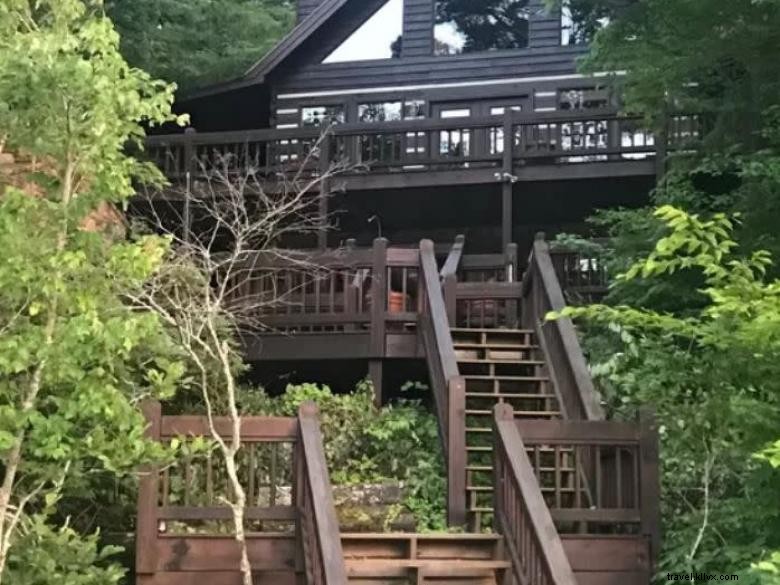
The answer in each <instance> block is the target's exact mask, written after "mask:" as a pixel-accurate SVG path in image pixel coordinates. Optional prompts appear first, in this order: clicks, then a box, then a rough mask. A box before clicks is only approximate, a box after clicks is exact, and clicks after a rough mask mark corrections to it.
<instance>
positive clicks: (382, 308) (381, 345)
mask: <svg viewBox="0 0 780 585" xmlns="http://www.w3.org/2000/svg"><path fill="white" fill-rule="evenodd" d="M373 252H374V262H373V278H372V279H371V342H370V343H371V357H374V358H383V357H385V329H386V322H385V315H386V313H387V298H386V294H387V240H386V239H385V238H376V239H375V240H374V249H373Z"/></svg>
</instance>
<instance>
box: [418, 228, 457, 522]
mask: <svg viewBox="0 0 780 585" xmlns="http://www.w3.org/2000/svg"><path fill="white" fill-rule="evenodd" d="M420 273H421V276H422V278H421V283H420V285H421V303H420V313H419V325H418V329H419V331H420V335H421V338H422V345H423V349H424V350H425V358H426V362H427V365H428V373H429V376H430V380H431V386H432V391H433V396H434V402H435V406H436V414H437V419H438V421H439V432H440V434H441V437H442V443H443V445H444V452H445V457H446V464H447V521H448V524H449V525H451V526H461V525H464V524H465V522H466V414H465V409H466V385H465V381H464V379H463V377H462V376H461V375H460V373H459V372H458V363H457V360H456V357H455V349H454V347H453V344H452V334H451V333H450V325H449V321H448V318H447V311H446V307H445V304H444V296H443V294H442V285H441V281H440V279H439V270H438V268H437V266H436V257H435V255H434V249H433V242H431V241H430V240H423V241H422V242H420Z"/></svg>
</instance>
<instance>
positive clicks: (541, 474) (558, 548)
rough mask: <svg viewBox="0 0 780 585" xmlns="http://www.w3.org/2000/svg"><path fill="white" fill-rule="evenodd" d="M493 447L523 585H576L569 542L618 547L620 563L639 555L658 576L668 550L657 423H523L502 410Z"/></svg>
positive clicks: (501, 521)
mask: <svg viewBox="0 0 780 585" xmlns="http://www.w3.org/2000/svg"><path fill="white" fill-rule="evenodd" d="M494 442H495V447H494V448H495V450H494V457H495V491H494V506H495V522H496V530H497V531H498V532H500V533H501V534H503V535H504V537H505V542H506V548H507V551H508V556H509V558H510V560H511V562H512V565H513V568H514V573H515V583H517V584H522V585H563V584H574V583H575V580H573V579H574V577H573V574H572V572H571V567H570V565H569V562H568V559H566V556H565V554H564V551H563V547H562V541H561V534H562V533H568V534H571V535H572V536H574V537H575V538H582V537H583V535H589V536H590V537H591V538H593V539H598V538H599V537H601V538H607V539H609V538H612V539H613V540H611V541H610V542H611V546H612V547H625V551H622V550H621V551H620V553H621V555H622V553H623V552H625V553H626V554H625V555H623V556H626V558H631V556H632V555H634V556H635V559H634V561H633V562H634V563H635V564H636V567H637V569H639V568H641V567H645V568H646V567H648V566H649V567H652V565H653V560H654V559H655V558H657V556H658V553H659V542H660V528H659V527H660V525H659V518H660V514H659V483H658V481H659V480H658V432H657V428H656V424H655V419H654V417H653V416H652V414H649V413H647V412H644V413H642V415H640V420H639V424H633V423H626V422H617V421H566V420H523V419H516V418H514V413H513V412H512V408H511V407H510V406H508V405H505V404H499V405H497V406H496V408H495V418H494ZM601 535H605V536H601ZM618 535H623V538H616V537H618ZM615 552H617V551H615ZM623 570H628V569H626V568H625V567H624V568H623ZM616 576H617V575H616ZM616 582H617V581H616Z"/></svg>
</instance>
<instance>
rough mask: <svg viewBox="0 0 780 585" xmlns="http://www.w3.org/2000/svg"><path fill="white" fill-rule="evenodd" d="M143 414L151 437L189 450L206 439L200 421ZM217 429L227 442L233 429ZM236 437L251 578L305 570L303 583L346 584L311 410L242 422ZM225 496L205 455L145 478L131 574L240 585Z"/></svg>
mask: <svg viewBox="0 0 780 585" xmlns="http://www.w3.org/2000/svg"><path fill="white" fill-rule="evenodd" d="M144 413H145V415H146V417H147V420H148V422H149V426H148V427H147V437H148V438H150V439H154V440H157V441H160V442H163V443H168V442H170V441H172V440H174V439H176V440H178V441H180V442H181V443H182V444H183V445H189V444H190V441H191V440H192V439H195V438H199V437H202V438H205V439H206V441H209V438H210V437H211V431H210V427H209V423H208V420H207V419H206V417H203V416H163V415H162V413H161V406H160V403H159V402H148V403H146V404H145V405H144ZM214 428H215V429H216V431H217V432H218V433H220V434H221V435H222V436H223V437H228V436H230V433H231V429H232V426H231V422H230V420H229V419H227V418H224V417H217V418H215V419H214ZM240 432H241V450H240V451H239V480H240V481H241V487H242V488H243V490H244V491H245V493H246V497H247V502H248V505H247V507H246V508H245V509H244V516H245V530H246V538H247V548H248V552H249V562H250V565H251V566H252V569H253V571H258V572H270V573H288V574H289V573H296V572H299V571H300V570H301V569H303V570H305V572H306V574H307V576H308V577H309V579H308V580H307V583H311V584H316V585H346V582H347V580H346V570H345V568H344V564H343V555H342V554H341V540H340V537H339V530H338V521H337V519H336V511H335V508H334V506H333V499H332V497H331V495H330V483H329V480H328V472H327V466H326V464H325V455H324V451H323V448H322V438H321V436H320V433H319V425H318V422H317V409H316V406H314V405H313V404H306V405H303V406H302V407H301V409H300V411H299V414H298V417H297V418H283V417H254V416H249V417H243V418H242V420H241V431H240ZM231 490H232V488H231V483H230V482H229V481H228V479H227V474H226V470H225V466H224V463H223V461H222V459H221V456H220V454H219V453H218V452H214V453H212V451H211V450H206V452H205V453H203V452H198V451H194V452H193V451H192V450H190V449H188V448H184V449H182V453H181V455H180V456H179V458H178V459H177V461H176V462H175V463H174V464H172V465H170V466H167V467H164V468H162V469H157V468H147V469H145V470H143V473H142V475H141V482H140V487H139V493H138V516H137V524H136V574H137V575H138V576H139V577H142V578H144V579H146V581H144V582H147V581H148V582H149V583H172V584H177V583H194V582H200V581H201V580H203V579H206V580H208V578H210V577H211V576H215V575H216V576H219V577H220V578H222V579H228V578H230V579H233V580H235V579H238V578H239V576H238V572H237V571H238V567H239V557H240V549H239V545H238V543H237V542H236V541H235V538H234V536H233V530H232V518H233V516H232V511H231V509H230V508H229V506H228V505H227V502H229V501H232V500H231V493H232V491H231ZM300 550H304V551H305V554H304V556H303V559H302V563H300V562H299V561H300V560H301V558H300V556H299V554H298V552H297V551H300ZM301 565H302V566H301ZM231 582H232V581H231Z"/></svg>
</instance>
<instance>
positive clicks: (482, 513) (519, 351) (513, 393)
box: [451, 328, 561, 531]
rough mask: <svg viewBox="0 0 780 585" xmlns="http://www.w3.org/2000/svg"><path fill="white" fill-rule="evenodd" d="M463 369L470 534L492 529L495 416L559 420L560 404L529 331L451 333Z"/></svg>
mask: <svg viewBox="0 0 780 585" xmlns="http://www.w3.org/2000/svg"><path fill="white" fill-rule="evenodd" d="M451 333H452V341H453V347H454V349H455V356H456V359H457V363H458V369H459V371H460V373H461V375H462V376H463V378H464V380H465V383H466V392H465V396H466V409H465V414H466V492H467V507H468V525H469V528H470V529H471V530H475V531H481V530H486V529H490V528H492V511H493V474H492V471H493V435H492V433H493V410H494V408H495V406H496V405H497V404H508V405H510V406H511V407H512V409H513V410H514V413H515V417H517V418H523V419H553V418H560V416H561V412H560V406H559V404H558V398H557V396H556V395H555V391H554V389H553V387H552V384H551V381H550V378H549V376H548V374H547V365H546V362H545V361H544V356H543V355H542V354H541V352H540V349H539V346H538V344H537V343H536V335H535V333H534V332H533V331H530V330H527V329H492V328H478V329H477V328H452V329H451Z"/></svg>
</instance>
